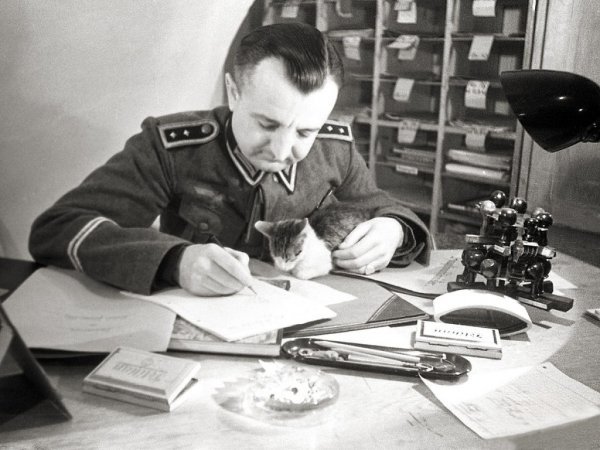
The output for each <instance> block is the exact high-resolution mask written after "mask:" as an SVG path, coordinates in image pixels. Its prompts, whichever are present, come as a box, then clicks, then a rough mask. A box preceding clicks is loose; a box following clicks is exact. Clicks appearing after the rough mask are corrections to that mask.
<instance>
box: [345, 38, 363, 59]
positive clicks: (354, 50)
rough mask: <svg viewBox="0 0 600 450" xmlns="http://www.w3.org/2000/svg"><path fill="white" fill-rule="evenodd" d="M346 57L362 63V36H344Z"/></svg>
mask: <svg viewBox="0 0 600 450" xmlns="http://www.w3.org/2000/svg"><path fill="white" fill-rule="evenodd" d="M342 42H343V45H344V56H346V58H348V59H354V60H356V61H360V36H344V38H343V41H342Z"/></svg>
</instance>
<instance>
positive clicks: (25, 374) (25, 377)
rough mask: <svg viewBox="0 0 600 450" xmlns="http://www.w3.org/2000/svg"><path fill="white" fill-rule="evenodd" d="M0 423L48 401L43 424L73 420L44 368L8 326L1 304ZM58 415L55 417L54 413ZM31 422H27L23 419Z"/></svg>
mask: <svg viewBox="0 0 600 450" xmlns="http://www.w3.org/2000/svg"><path fill="white" fill-rule="evenodd" d="M0 398H1V399H2V401H1V402H0V405H1V407H0V423H2V422H4V421H5V420H9V419H12V418H13V417H14V416H16V415H19V414H21V413H25V412H26V411H27V409H30V408H33V407H34V406H36V407H37V405H38V403H41V402H43V401H45V400H48V401H49V402H50V404H51V405H52V411H51V412H48V414H47V416H48V417H45V416H46V414H45V413H44V417H40V414H39V413H36V419H42V418H45V419H46V421H49V420H52V421H56V420H59V421H62V420H69V419H71V418H72V416H71V413H70V412H69V411H68V410H67V408H66V406H65V405H64V403H63V402H62V399H61V398H60V395H59V394H58V392H57V391H56V390H55V389H54V387H53V386H52V384H51V383H50V381H49V380H48V377H47V376H46V373H45V372H44V369H43V368H42V367H41V366H40V365H39V364H38V362H37V361H36V360H35V358H34V357H33V355H32V354H31V352H30V351H29V349H28V348H27V346H26V345H25V343H24V342H23V339H22V338H21V336H20V335H19V332H18V331H17V329H16V328H15V327H14V325H13V324H12V323H11V321H10V319H9V318H8V316H7V314H6V312H5V311H4V308H3V307H2V305H1V304H0ZM57 413H58V414H57ZM26 421H27V422H31V421H30V420H26Z"/></svg>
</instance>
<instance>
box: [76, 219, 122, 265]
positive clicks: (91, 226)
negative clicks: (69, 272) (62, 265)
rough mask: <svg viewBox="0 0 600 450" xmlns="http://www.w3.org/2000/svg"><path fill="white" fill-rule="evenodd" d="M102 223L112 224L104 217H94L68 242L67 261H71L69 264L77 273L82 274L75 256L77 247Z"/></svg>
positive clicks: (77, 258) (79, 262)
mask: <svg viewBox="0 0 600 450" xmlns="http://www.w3.org/2000/svg"><path fill="white" fill-rule="evenodd" d="M102 222H112V223H114V222H113V221H112V220H110V219H107V218H106V217H95V218H94V219H92V220H90V221H89V222H88V223H86V224H85V225H84V226H83V227H82V228H81V230H79V233H77V234H76V235H75V237H74V238H73V239H71V242H69V246H68V247H67V255H68V256H69V259H70V260H71V264H73V267H74V268H75V270H77V271H78V272H83V267H82V266H81V261H80V260H79V256H78V255H77V252H78V250H79V246H80V245H81V243H82V242H83V241H84V240H85V238H86V237H88V236H89V234H90V233H91V232H92V231H94V230H95V229H96V227H97V226H98V225H100V224H101V223H102Z"/></svg>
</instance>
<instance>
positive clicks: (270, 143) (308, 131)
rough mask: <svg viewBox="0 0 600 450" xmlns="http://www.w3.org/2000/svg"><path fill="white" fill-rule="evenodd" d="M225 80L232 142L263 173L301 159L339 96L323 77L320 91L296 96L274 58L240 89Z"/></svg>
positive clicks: (266, 61)
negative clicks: (234, 141) (230, 111)
mask: <svg viewBox="0 0 600 450" xmlns="http://www.w3.org/2000/svg"><path fill="white" fill-rule="evenodd" d="M226 77H227V78H226V81H227V96H228V100H229V107H230V109H231V110H232V111H233V117H232V127H233V134H234V136H235V139H236V141H237V143H238V146H239V148H240V150H241V152H242V153H243V154H244V156H245V157H246V158H247V159H248V160H249V161H250V162H251V163H252V165H253V166H254V167H255V168H256V169H259V170H264V171H266V172H278V171H280V170H283V169H285V168H286V167H289V166H291V165H292V164H293V163H295V162H298V161H300V160H302V159H304V158H305V157H306V155H307V154H308V152H309V151H310V148H311V147H312V144H313V142H314V140H315V138H316V136H317V133H318V132H319V130H320V129H321V126H322V125H323V123H324V122H325V121H326V120H327V118H328V117H329V114H331V111H332V109H333V106H334V104H335V102H336V99H337V95H338V91H339V88H338V86H337V84H336V83H335V82H334V81H333V79H331V78H330V77H328V78H327V80H326V81H325V83H324V85H323V86H322V87H321V88H319V89H317V90H315V91H313V92H311V93H309V94H304V93H302V92H300V91H299V90H298V89H297V88H296V87H295V86H294V85H292V83H291V82H290V81H288V79H287V78H286V76H285V67H284V65H283V63H282V62H281V61H279V60H278V59H275V58H267V59H264V60H262V61H261V62H260V63H259V64H258V65H257V66H256V67H255V69H254V70H253V71H252V72H251V73H249V74H247V75H246V77H245V79H244V82H243V85H241V86H240V85H239V84H236V83H235V82H234V80H233V78H232V77H231V76H230V75H229V74H227V75H226Z"/></svg>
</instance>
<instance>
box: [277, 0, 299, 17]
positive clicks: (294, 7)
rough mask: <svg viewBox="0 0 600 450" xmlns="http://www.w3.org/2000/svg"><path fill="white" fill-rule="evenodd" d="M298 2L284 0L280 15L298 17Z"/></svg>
mask: <svg viewBox="0 0 600 450" xmlns="http://www.w3.org/2000/svg"><path fill="white" fill-rule="evenodd" d="M298 9H299V6H298V3H296V2H286V3H285V4H284V5H283V6H282V7H281V17H282V18H283V19H295V18H297V17H298Z"/></svg>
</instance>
